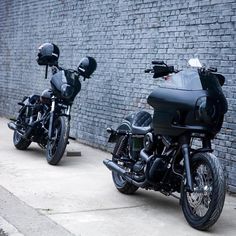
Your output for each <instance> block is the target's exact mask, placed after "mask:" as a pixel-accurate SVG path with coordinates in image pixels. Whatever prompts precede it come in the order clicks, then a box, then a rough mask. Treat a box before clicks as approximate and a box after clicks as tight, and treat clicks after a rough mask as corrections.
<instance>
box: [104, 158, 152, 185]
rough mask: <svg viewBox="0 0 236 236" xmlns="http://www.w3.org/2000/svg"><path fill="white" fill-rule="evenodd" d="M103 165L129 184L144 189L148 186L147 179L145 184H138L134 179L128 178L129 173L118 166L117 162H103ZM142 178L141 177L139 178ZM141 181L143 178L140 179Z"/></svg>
mask: <svg viewBox="0 0 236 236" xmlns="http://www.w3.org/2000/svg"><path fill="white" fill-rule="evenodd" d="M103 164H104V165H105V166H106V167H107V168H108V169H109V170H111V171H114V172H116V173H118V174H119V175H121V176H122V177H123V178H124V179H125V180H126V181H128V182H129V183H131V184H133V185H135V186H137V187H141V188H144V187H145V186H146V185H147V183H148V182H147V180H146V179H145V180H144V181H143V182H137V181H135V180H134V179H132V178H131V177H129V176H128V173H127V172H126V171H125V170H124V169H123V168H121V167H120V166H119V165H118V164H116V163H115V162H113V161H111V160H108V159H106V160H103ZM139 178H140V177H139ZM140 180H141V178H140Z"/></svg>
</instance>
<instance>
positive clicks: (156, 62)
mask: <svg viewBox="0 0 236 236" xmlns="http://www.w3.org/2000/svg"><path fill="white" fill-rule="evenodd" d="M152 64H153V65H166V64H165V62H164V61H152Z"/></svg>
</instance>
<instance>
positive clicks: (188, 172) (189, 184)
mask: <svg viewBox="0 0 236 236" xmlns="http://www.w3.org/2000/svg"><path fill="white" fill-rule="evenodd" d="M182 153H183V156H184V169H185V173H186V181H187V182H186V188H187V190H188V191H189V192H193V181H192V175H191V170H190V162H189V145H188V144H183V145H182Z"/></svg>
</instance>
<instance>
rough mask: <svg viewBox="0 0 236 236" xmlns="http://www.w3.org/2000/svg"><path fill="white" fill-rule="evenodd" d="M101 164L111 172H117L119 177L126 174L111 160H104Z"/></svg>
mask: <svg viewBox="0 0 236 236" xmlns="http://www.w3.org/2000/svg"><path fill="white" fill-rule="evenodd" d="M103 164H104V165H105V166H106V167H107V168H108V169H109V170H111V171H115V172H117V173H118V174H119V175H121V176H123V177H124V175H125V174H126V171H125V170H124V169H122V168H121V167H120V166H118V165H117V164H116V163H115V162H113V161H111V160H108V159H106V160H104V161H103Z"/></svg>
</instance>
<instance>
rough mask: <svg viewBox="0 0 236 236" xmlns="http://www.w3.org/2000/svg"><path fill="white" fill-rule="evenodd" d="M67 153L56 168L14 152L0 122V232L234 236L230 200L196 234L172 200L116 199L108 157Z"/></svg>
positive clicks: (38, 156) (37, 153) (32, 151)
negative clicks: (211, 224) (211, 223)
mask: <svg viewBox="0 0 236 236" xmlns="http://www.w3.org/2000/svg"><path fill="white" fill-rule="evenodd" d="M68 150H76V151H81V152H82V156H81V157H64V158H63V160H62V162H61V164H60V165H59V166H50V165H48V164H47V162H46V159H45V154H44V151H43V150H42V149H41V148H40V147H38V146H37V145H36V144H31V146H30V148H29V149H28V150H27V151H19V150H16V149H15V148H14V146H13V143H12V131H11V130H9V129H8V128H7V120H6V119H4V118H0V185H1V186H2V188H0V216H1V217H0V228H2V229H3V230H4V231H5V232H7V233H8V234H9V235H16V234H19V235H25V236H35V235H41V236H44V235H45V236H46V235H47V236H50V235H82V236H93V235H96V236H111V235H113V236H116V235H117V236H120V235H129V236H131V235H135V236H139V235H140V236H143V235H152V236H156V235H162V236H163V235H176V236H178V235H181V236H183V235H191V236H194V235H209V233H210V234H214V235H235V232H236V197H232V196H227V198H226V202H225V206H224V209H223V212H222V214H221V217H220V219H219V220H218V222H217V223H216V225H215V226H214V227H213V228H212V229H211V230H210V232H207V233H206V232H199V231H197V230H194V229H192V228H191V227H190V226H189V225H188V224H187V222H186V220H185V218H184V216H183V214H182V211H181V207H180V206H179V203H178V200H177V199H174V198H172V197H165V196H163V195H162V194H160V193H157V192H153V191H145V190H138V191H137V193H136V194H135V195H133V196H126V195H123V194H120V193H119V192H118V191H117V190H116V189H115V187H114V185H113V183H112V179H111V173H110V172H109V171H108V170H107V169H106V168H105V166H104V165H103V164H102V160H103V159H104V158H109V157H110V154H109V153H106V152H102V151H100V150H97V149H94V148H91V147H88V146H85V145H82V144H78V143H75V142H73V143H71V144H70V145H69V146H68ZM1 219H2V221H1ZM29 219H31V220H29ZM1 222H2V224H1ZM4 222H5V224H4ZM7 224H8V226H9V227H7ZM29 224H30V226H29ZM9 228H11V229H12V231H9ZM13 229H14V230H13ZM7 230H8V231H7ZM30 230H31V231H30ZM54 230H55V231H54ZM0 232H1V230H0ZM11 232H14V233H11ZM32 232H33V233H32ZM0 235H1V234H0Z"/></svg>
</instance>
